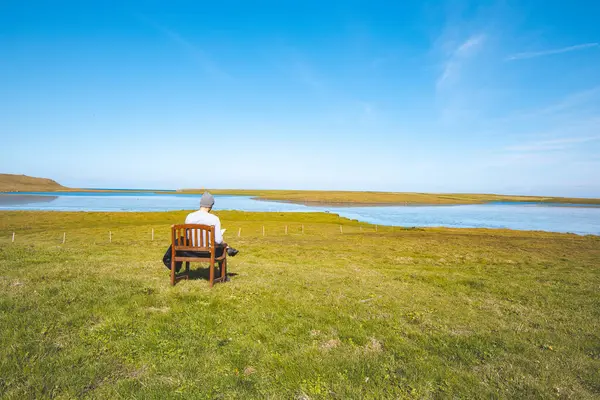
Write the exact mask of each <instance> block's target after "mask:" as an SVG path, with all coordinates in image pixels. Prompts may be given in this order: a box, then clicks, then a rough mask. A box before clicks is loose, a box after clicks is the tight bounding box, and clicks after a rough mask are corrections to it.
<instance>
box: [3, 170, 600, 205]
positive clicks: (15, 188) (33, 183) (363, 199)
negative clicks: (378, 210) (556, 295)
mask: <svg viewBox="0 0 600 400" xmlns="http://www.w3.org/2000/svg"><path fill="white" fill-rule="evenodd" d="M204 190H205V189H182V190H178V191H177V193H181V194H202V193H204ZM209 190H210V191H211V192H212V193H213V194H221V195H243V196H252V197H255V198H258V199H261V200H273V201H283V202H290V203H297V204H306V205H316V206H319V205H343V206H377V205H453V204H482V203H489V202H492V201H508V202H537V203H563V204H564V203H569V204H592V205H600V199H590V198H571V197H540V196H511V195H498V194H465V193H455V194H452V193H410V192H358V191H355V192H352V191H320V190H245V189H209ZM32 191H40V192H88V193H119V192H125V193H129V192H131V190H119V189H77V188H69V187H65V186H62V185H60V184H58V183H57V182H55V181H53V180H51V179H45V178H34V177H30V176H25V175H10V174H0V192H32ZM139 191H140V192H148V193H168V194H174V192H173V191H170V192H167V191H161V190H158V189H157V190H150V189H144V190H139Z"/></svg>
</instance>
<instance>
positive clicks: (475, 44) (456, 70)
mask: <svg viewBox="0 0 600 400" xmlns="http://www.w3.org/2000/svg"><path fill="white" fill-rule="evenodd" d="M485 40H486V36H485V35H484V34H476V35H472V36H470V37H469V38H468V39H467V40H465V41H464V42H462V43H461V44H460V45H459V46H457V47H455V48H454V50H452V51H451V52H450V53H449V55H448V57H447V58H446V60H445V62H444V66H443V69H442V73H441V74H440V76H439V77H438V80H437V82H436V86H437V88H438V89H439V88H441V87H442V86H444V85H446V84H448V83H450V82H452V81H454V80H456V79H457V78H458V76H459V75H460V70H461V68H462V65H463V63H464V62H465V61H466V60H467V59H468V58H469V57H471V56H473V55H474V54H475V53H476V52H477V51H478V50H479V49H480V48H481V47H482V46H483V44H484V42H485Z"/></svg>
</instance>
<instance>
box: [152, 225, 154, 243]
mask: <svg viewBox="0 0 600 400" xmlns="http://www.w3.org/2000/svg"><path fill="white" fill-rule="evenodd" d="M152 241H154V228H152Z"/></svg>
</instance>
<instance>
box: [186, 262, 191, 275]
mask: <svg viewBox="0 0 600 400" xmlns="http://www.w3.org/2000/svg"><path fill="white" fill-rule="evenodd" d="M185 273H186V274H187V275H189V274H190V262H189V261H186V262H185Z"/></svg>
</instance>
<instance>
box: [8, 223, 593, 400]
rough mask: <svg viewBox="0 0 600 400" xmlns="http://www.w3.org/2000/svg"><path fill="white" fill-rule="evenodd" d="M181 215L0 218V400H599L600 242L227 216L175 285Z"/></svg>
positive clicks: (545, 235) (587, 238)
mask: <svg viewBox="0 0 600 400" xmlns="http://www.w3.org/2000/svg"><path fill="white" fill-rule="evenodd" d="M185 215H186V213H185V212H168V213H61V212H6V211H5V212H0V343H1V346H0V397H1V398H7V399H27V398H65V399H70V398H95V399H96V398H106V399H115V398H139V399H147V398H155V399H165V398H199V399H204V398H205V399H221V398H222V399H231V398H244V399H246V398H256V399H263V398H273V399H294V398H296V399H321V398H332V399H379V398H432V399H433V398H578V399H585V398H590V399H591V398H598V397H599V396H600V295H599V293H600V263H599V260H600V237H597V236H584V237H582V236H576V235H571V234H553V233H542V232H513V231H506V230H461V229H403V228H391V227H382V226H379V227H377V230H376V227H375V226H373V225H367V224H359V223H358V222H356V221H350V220H345V219H340V218H339V217H338V216H336V215H332V214H301V213H289V214H280V213H243V212H221V213H219V215H220V217H221V219H222V221H223V225H224V227H225V228H228V231H227V233H226V237H227V239H228V242H229V243H230V244H231V245H233V246H234V247H236V248H239V249H240V254H239V255H238V256H237V257H235V258H231V259H230V268H229V270H230V272H231V273H232V274H234V275H233V276H232V278H231V282H229V283H226V284H217V285H215V287H214V288H213V289H209V287H208V282H207V281H206V280H205V279H203V278H202V276H204V273H203V272H204V271H203V270H202V271H200V272H198V273H197V274H196V275H197V276H198V277H199V278H198V279H193V280H189V281H182V282H180V283H179V284H177V285H176V286H175V287H171V286H170V285H169V277H168V270H167V269H166V268H165V267H164V266H163V265H162V263H161V258H162V255H163V253H164V251H165V249H166V247H167V246H168V237H169V226H170V224H172V223H179V222H181V221H183V219H184V217H185ZM302 225H304V233H302ZM340 225H342V230H343V233H340ZM263 226H265V232H266V235H265V236H262V227H263ZM286 226H287V227H288V234H287V235H286V234H285V227H286ZM239 228H241V229H242V232H241V237H240V238H238V237H237V232H238V229H239ZM152 229H154V230H155V240H154V241H151V230H152ZM109 231H112V243H109V242H108V237H109ZM13 232H16V235H15V242H14V243H11V240H12V233H13ZM63 233H66V243H65V244H62V240H63ZM196 267H198V266H193V268H196ZM203 267H204V266H203Z"/></svg>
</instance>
